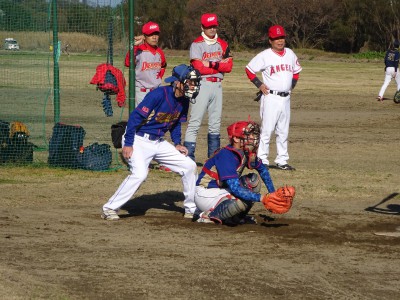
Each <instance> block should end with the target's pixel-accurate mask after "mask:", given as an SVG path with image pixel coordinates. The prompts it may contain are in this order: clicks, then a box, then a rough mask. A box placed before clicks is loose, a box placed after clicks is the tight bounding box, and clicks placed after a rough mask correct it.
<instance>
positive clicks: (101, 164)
mask: <svg viewBox="0 0 400 300" xmlns="http://www.w3.org/2000/svg"><path fill="white" fill-rule="evenodd" d="M110 148H111V147H110V145H108V144H101V145H100V144H98V143H93V144H91V145H89V146H87V147H85V148H84V149H83V153H81V154H80V156H79V161H80V167H81V168H82V169H85V170H93V171H103V170H107V169H108V168H109V167H110V165H111V160H112V153H111V149H110Z"/></svg>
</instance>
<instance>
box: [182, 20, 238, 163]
mask: <svg viewBox="0 0 400 300" xmlns="http://www.w3.org/2000/svg"><path fill="white" fill-rule="evenodd" d="M217 27H218V19H217V15H215V14H208V13H207V14H203V15H202V16H201V29H202V33H201V35H200V36H199V37H198V38H196V39H195V40H194V41H193V43H192V44H191V46H190V63H191V64H192V66H193V67H194V68H195V69H197V70H199V72H200V74H201V78H202V82H201V89H200V93H199V95H198V96H197V98H196V103H194V104H192V105H191V111H190V118H189V123H188V127H187V129H186V134H185V143H184V146H185V147H186V148H187V149H188V151H189V157H190V158H192V159H193V160H195V155H194V153H195V149H196V139H197V134H198V132H199V129H200V126H201V122H202V120H203V117H204V114H205V113H206V111H207V112H208V135H207V141H208V157H210V156H211V155H212V154H213V153H214V152H215V151H216V150H217V149H219V147H220V127H221V114H222V84H221V83H222V80H223V79H224V74H225V73H229V72H231V71H232V66H233V59H232V57H231V56H230V55H229V52H230V50H229V47H228V43H227V42H225V41H224V40H222V39H221V38H219V37H218V34H217Z"/></svg>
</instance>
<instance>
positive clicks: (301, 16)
mask: <svg viewBox="0 0 400 300" xmlns="http://www.w3.org/2000/svg"><path fill="white" fill-rule="evenodd" d="M128 1H129V0H124V1H123V2H122V3H121V4H120V5H118V6H116V7H110V6H96V7H94V6H91V5H88V4H86V3H83V2H82V1H79V0H58V1H57V5H58V19H59V26H58V28H59V31H60V32H71V31H73V32H77V31H78V32H84V33H88V34H96V35H99V34H104V35H106V31H107V28H108V24H109V22H110V18H113V17H114V21H115V22H120V21H122V23H123V26H120V27H121V28H119V29H118V30H117V31H116V33H117V38H122V32H123V31H125V32H126V33H127V29H128V23H129V20H128V18H129V16H128ZM133 1H134V7H135V9H134V12H135V22H134V24H135V25H134V28H135V34H140V29H141V26H142V24H144V23H146V22H148V21H150V20H151V21H154V22H156V23H158V24H159V25H160V28H161V35H160V42H161V46H162V47H166V48H170V49H188V47H189V46H190V43H191V42H192V40H193V39H194V38H195V37H196V36H198V35H199V33H200V31H201V28H200V16H201V15H202V14H203V13H206V12H212V13H216V14H217V15H218V18H219V23H220V26H219V31H218V32H219V35H220V36H221V37H223V38H224V39H226V40H227V41H228V42H229V44H230V45H231V47H232V48H233V49H234V50H241V49H253V48H262V47H266V43H267V36H266V33H267V29H268V27H269V26H271V25H273V24H280V25H282V26H283V27H284V28H285V30H286V33H287V43H288V45H289V46H290V47H293V48H310V49H320V50H325V51H332V52H342V53H358V52H360V51H364V50H366V51H384V50H386V49H387V48H388V47H389V45H390V44H391V43H393V41H394V40H395V39H399V31H400V23H399V14H400V0H168V1H167V0H133ZM49 26H51V19H50V18H49V1H48V0H47V1H46V0H2V1H1V2H0V30H8V31H22V30H24V31H29V30H36V31H37V30H48V29H49Z"/></svg>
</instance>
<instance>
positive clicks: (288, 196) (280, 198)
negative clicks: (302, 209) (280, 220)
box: [261, 186, 296, 214]
mask: <svg viewBox="0 0 400 300" xmlns="http://www.w3.org/2000/svg"><path fill="white" fill-rule="evenodd" d="M295 194H296V191H295V188H294V186H284V187H280V188H279V189H277V190H276V191H275V192H273V193H270V194H265V195H264V197H263V198H262V199H261V202H262V204H264V207H265V208H266V209H267V210H269V211H270V212H272V213H274V214H284V213H287V212H288V211H289V209H290V208H291V207H292V203H293V198H294V196H295Z"/></svg>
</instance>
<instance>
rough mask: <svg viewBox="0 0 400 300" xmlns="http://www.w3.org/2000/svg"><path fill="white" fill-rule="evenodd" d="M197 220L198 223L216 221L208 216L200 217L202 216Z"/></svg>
mask: <svg viewBox="0 0 400 300" xmlns="http://www.w3.org/2000/svg"><path fill="white" fill-rule="evenodd" d="M196 222H198V223H207V224H210V223H214V221H212V220H210V219H209V218H206V217H200V218H198V219H197V221H196Z"/></svg>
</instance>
